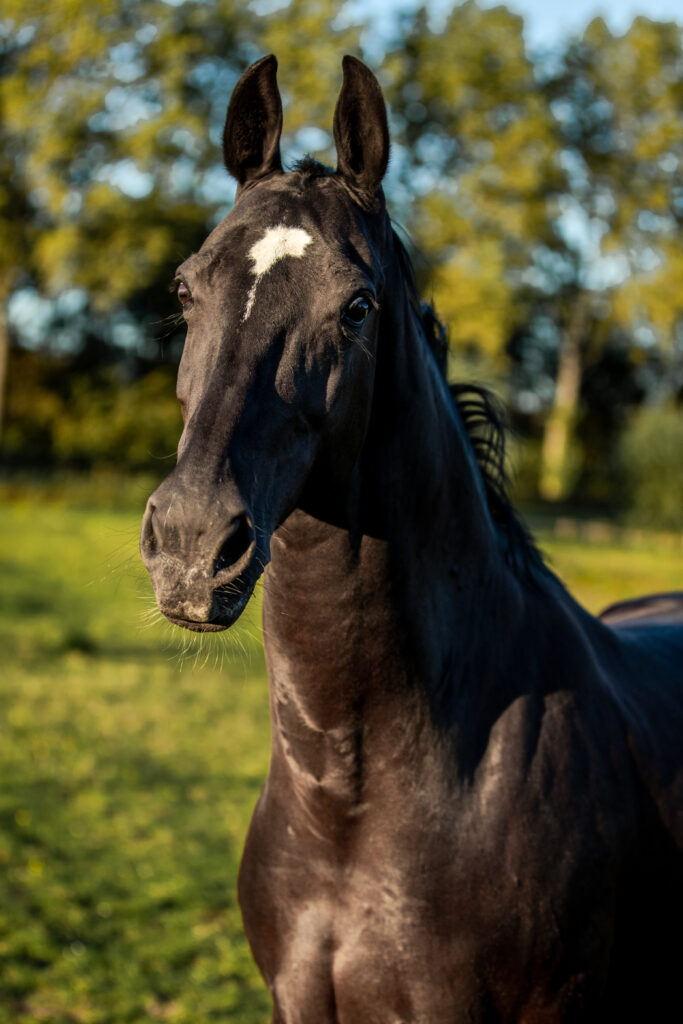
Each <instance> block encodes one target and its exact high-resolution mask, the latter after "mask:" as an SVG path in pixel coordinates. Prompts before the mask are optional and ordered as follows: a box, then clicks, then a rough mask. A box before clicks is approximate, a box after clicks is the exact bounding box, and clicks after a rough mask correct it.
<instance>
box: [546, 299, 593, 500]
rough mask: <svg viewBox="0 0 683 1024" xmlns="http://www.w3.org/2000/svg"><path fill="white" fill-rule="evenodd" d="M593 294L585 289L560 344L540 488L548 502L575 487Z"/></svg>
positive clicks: (575, 305) (547, 422)
mask: <svg viewBox="0 0 683 1024" xmlns="http://www.w3.org/2000/svg"><path fill="white" fill-rule="evenodd" d="M588 313H589V297H588V295H587V294H586V293H585V292H581V293H580V294H579V295H578V297H577V299H576V302H575V303H574V306H573V309H572V312H571V316H570V318H569V323H568V325H567V329H566V331H565V332H564V336H563V339H562V342H561V345H560V351H559V353H558V363H557V384H556V386H555V399H554V401H553V406H552V409H551V410H550V413H549V415H548V418H547V420H546V423H545V430H544V433H543V445H542V448H541V469H540V475H539V482H538V490H539V493H540V495H541V497H542V498H543V499H544V500H545V501H561V500H562V499H564V498H566V497H567V495H568V493H569V489H570V487H571V483H572V480H571V476H572V474H571V465H570V451H571V440H572V437H573V434H574V428H575V426H576V420H577V414H578V409H579V395H580V392H581V345H582V342H583V340H584V337H585V334H586V328H587V325H588Z"/></svg>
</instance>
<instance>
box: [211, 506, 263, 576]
mask: <svg viewBox="0 0 683 1024" xmlns="http://www.w3.org/2000/svg"><path fill="white" fill-rule="evenodd" d="M253 538H254V532H253V529H252V526H251V522H250V520H249V517H248V516H237V518H236V519H233V522H232V531H231V533H230V535H229V537H227V538H226V540H225V541H224V542H223V545H222V547H221V549H220V551H219V552H218V555H217V557H216V564H215V566H214V570H213V574H214V576H217V575H218V573H219V572H220V571H221V570H222V569H229V568H230V566H231V565H234V564H235V562H237V561H239V559H240V558H242V556H243V555H244V554H245V553H246V552H247V551H248V549H249V546H250V545H251V542H252V540H253Z"/></svg>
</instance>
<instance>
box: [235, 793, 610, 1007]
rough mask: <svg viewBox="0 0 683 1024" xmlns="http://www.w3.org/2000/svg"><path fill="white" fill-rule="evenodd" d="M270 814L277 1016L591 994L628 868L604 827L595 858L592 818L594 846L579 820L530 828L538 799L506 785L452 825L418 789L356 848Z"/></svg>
mask: <svg viewBox="0 0 683 1024" xmlns="http://www.w3.org/2000/svg"><path fill="white" fill-rule="evenodd" d="M483 804H484V805H485V806H486V820H485V821H484V818H483V816H482V814H481V808H482V805H483ZM261 810H262V812H263V811H265V812H266V813H262V814H261V816H257V819H256V821H255V823H254V828H253V830H252V835H251V836H250V840H249V843H248V846H247V851H246V854H245V861H244V864H243V872H242V880H241V901H242V905H243V912H244V916H245V925H246V927H247V933H248V935H249V938H250V941H251V943H252V947H253V949H254V952H255V955H256V958H257V960H258V962H259V965H260V966H261V969H262V970H263V972H264V975H265V977H266V980H267V981H268V983H269V985H270V987H271V989H272V991H273V994H274V996H275V1002H276V1007H278V1012H279V1014H280V1016H279V1017H278V1016H276V1018H275V1019H276V1020H281V1021H283V1022H285V1021H286V1022H287V1024H290V1022H301V1024H307V1022H312V1021H316V1024H326V1022H329V1024H347V1022H354V1024H355V1022H357V1021H358V1020H363V1021H377V1022H385V1021H386V1022H395V1024H397V1022H400V1021H405V1022H408V1021H410V1022H415V1024H418V1022H424V1024H433V1022H435V1021H444V1022H447V1021H461V1020H463V1021H465V1020H471V1021H478V1020H482V1021H483V1020H490V1019H496V1020H501V1019H503V1020H504V1019H510V1020H528V1021H545V1020H547V1021H554V1020H560V1019H564V1018H563V1016H562V1013H564V1012H565V1011H564V1010H563V1011H560V1009H559V1007H560V1006H562V1005H564V1004H565V1003H566V1002H567V1000H570V999H571V998H577V999H580V1000H581V999H583V997H584V992H583V988H584V987H585V986H584V981H583V980H582V979H583V978H584V975H585V973H586V970H587V968H588V966H591V967H592V968H593V973H595V968H596V965H599V960H600V958H601V956H602V953H601V950H603V949H605V948H607V945H608V930H609V919H608V917H607V916H606V915H605V914H604V913H603V912H602V909H601V908H602V907H603V905H604V895H605V892H604V890H605V887H609V882H608V879H609V875H610V871H611V870H612V867H613V864H612V851H611V850H609V849H605V848H604V846H603V845H602V844H601V843H600V841H599V840H598V839H597V838H596V837H593V841H592V843H591V844H590V852H589V854H588V857H587V858H586V854H585V851H586V841H585V840H586V836H585V832H586V826H585V822H584V823H583V824H582V825H581V829H582V841H583V843H582V850H583V852H582V854H581V855H580V856H579V855H577V854H576V853H575V852H573V850H574V847H575V844H574V842H573V836H572V829H571V828H567V826H566V825H561V824H559V823H558V822H557V821H553V820H552V819H549V820H548V825H547V828H546V829H545V831H544V832H539V830H538V829H536V830H534V831H533V834H531V833H528V832H527V831H526V830H525V829H524V828H523V827H520V822H518V821H516V820H515V818H516V816H517V814H519V816H520V817H521V818H522V820H523V818H524V815H525V812H526V811H527V810H528V808H525V807H524V806H523V805H520V804H517V805H516V806H513V807H510V806H509V805H508V804H507V801H506V799H504V794H503V786H502V783H501V784H500V785H498V786H494V785H493V784H492V783H489V786H488V789H487V790H486V791H485V792H472V793H469V794H467V796H466V797H464V798H461V799H459V800H456V801H455V802H454V806H453V807H452V808H451V813H450V814H448V813H443V814H442V820H441V821H440V822H439V824H438V826H436V825H434V824H432V825H430V824H429V822H428V821H426V820H425V818H424V815H423V813H422V809H421V808H419V806H418V803H417V802H416V803H415V804H414V805H413V806H411V800H410V797H409V795H408V794H406V801H405V806H404V820H403V822H398V821H397V820H396V819H395V818H394V820H392V819H391V815H389V816H387V817H386V818H385V819H384V820H382V818H381V817H380V818H379V819H378V820H377V821H376V822H375V824H374V826H373V829H372V830H367V831H364V830H363V829H362V828H361V829H359V830H357V834H356V836H355V841H354V842H352V843H351V844H350V846H349V848H348V850H347V852H346V854H345V855H344V856H343V857H340V856H339V855H338V854H339V850H338V848H337V849H334V850H333V849H328V850H327V852H326V849H325V844H324V843H316V844H315V846H314V847H311V846H309V847H308V849H307V848H306V846H305V844H304V845H299V846H297V836H296V835H294V834H292V828H291V824H288V825H287V826H286V828H284V829H283V821H282V820H280V819H279V817H278V814H277V813H273V814H272V815H269V814H268V813H267V806H264V807H263V808H262V809H261ZM444 811H445V809H444ZM577 827H578V826H577ZM349 830H350V831H351V832H353V831H354V830H355V827H354V826H353V825H352V824H350V825H349ZM549 847H550V848H552V849H555V850H556V851H557V857H556V859H554V860H553V861H552V863H550V862H549V858H548V848H549ZM596 865H597V866H596ZM591 903H592V904H593V905H594V906H595V908H596V909H595V911H591V910H590V909H588V911H587V908H588V907H590V904H591ZM256 905H257V909H255V908H256ZM578 920H581V921H582V925H581V927H578V926H577V921H578ZM589 961H592V962H590V963H589ZM529 978H533V979H534V984H533V986H532V985H531V984H530V983H529V981H528V979H529ZM572 993H573V995H572ZM506 1006H507V1007H509V1008H514V1010H513V1011H512V1012H510V1013H509V1014H507V1013H506V1012H503V1010H501V1007H506ZM565 1009H566V1007H565ZM567 1019H568V1018H567Z"/></svg>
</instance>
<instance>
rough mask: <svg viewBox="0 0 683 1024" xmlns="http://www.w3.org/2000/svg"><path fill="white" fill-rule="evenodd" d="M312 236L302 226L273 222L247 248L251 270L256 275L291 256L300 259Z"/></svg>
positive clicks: (261, 274)
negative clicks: (271, 225) (273, 223)
mask: <svg viewBox="0 0 683 1024" xmlns="http://www.w3.org/2000/svg"><path fill="white" fill-rule="evenodd" d="M312 241H313V238H312V237H311V235H310V234H309V233H308V231H306V230H305V229H304V228H300V227H289V226H288V225H286V224H275V225H274V226H273V227H268V228H266V229H265V231H264V232H263V234H262V235H261V237H260V238H259V239H258V241H256V242H254V244H253V245H252V246H251V248H250V249H249V258H250V259H251V261H252V264H253V265H252V267H251V271H252V273H253V274H255V275H256V276H257V277H262V276H263V274H267V273H268V271H269V270H270V268H271V267H272V266H274V264H276V263H278V262H279V261H280V260H282V259H285V257H287V256H291V257H293V258H294V259H300V258H301V257H302V256H303V255H304V253H305V252H306V249H307V247H308V246H309V245H310V244H311V242H312Z"/></svg>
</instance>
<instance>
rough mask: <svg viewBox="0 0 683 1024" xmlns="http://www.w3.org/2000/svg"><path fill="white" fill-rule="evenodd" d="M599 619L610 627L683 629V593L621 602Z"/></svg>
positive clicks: (608, 609)
mask: <svg viewBox="0 0 683 1024" xmlns="http://www.w3.org/2000/svg"><path fill="white" fill-rule="evenodd" d="M598 617H599V619H600V620H601V621H602V622H605V623H606V624H607V625H608V626H613V627H617V628H623V627H628V628H631V627H634V626H643V625H662V626H665V625H668V626H681V627H683V591H680V590H677V591H672V592H671V593H667V594H648V595H647V597H636V598H632V599H631V600H630V601H619V602H617V603H616V604H611V605H609V607H608V608H605V609H604V610H603V611H602V612H600V615H599V616H598Z"/></svg>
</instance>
